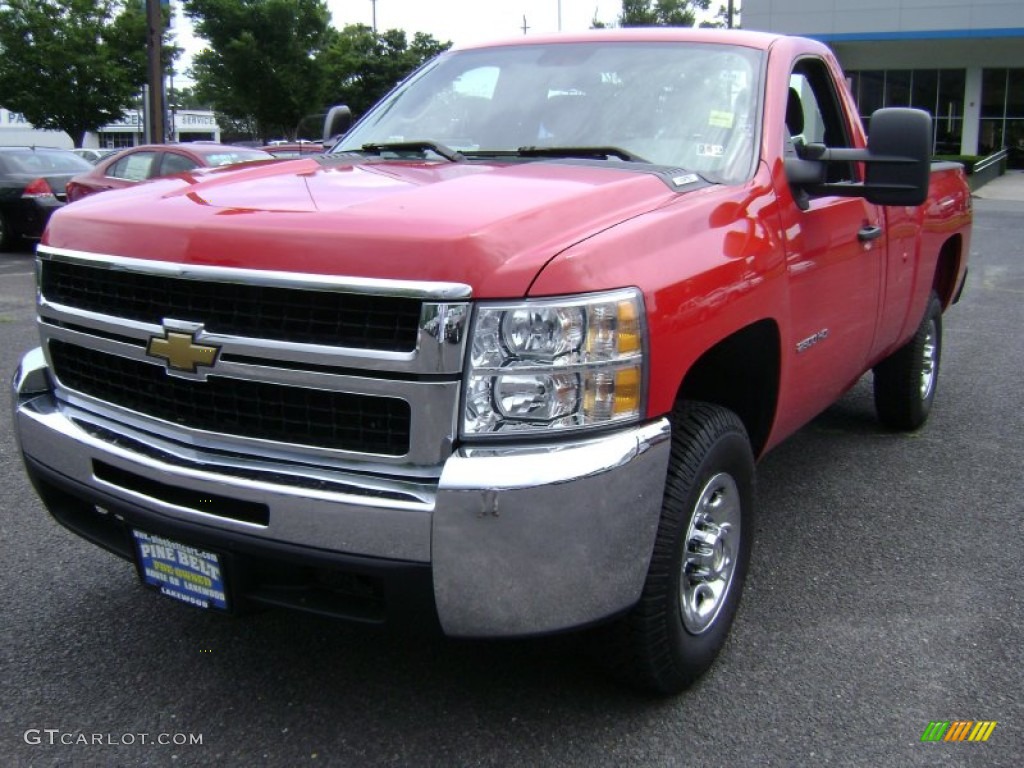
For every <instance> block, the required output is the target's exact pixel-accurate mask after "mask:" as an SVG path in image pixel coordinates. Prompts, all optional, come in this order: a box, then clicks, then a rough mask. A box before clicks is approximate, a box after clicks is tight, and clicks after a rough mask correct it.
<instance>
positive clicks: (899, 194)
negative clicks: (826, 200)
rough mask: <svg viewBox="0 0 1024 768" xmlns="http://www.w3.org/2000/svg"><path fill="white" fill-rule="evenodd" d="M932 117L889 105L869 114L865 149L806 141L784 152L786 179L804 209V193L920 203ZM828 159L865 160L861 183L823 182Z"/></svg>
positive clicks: (925, 184) (924, 196)
mask: <svg viewBox="0 0 1024 768" xmlns="http://www.w3.org/2000/svg"><path fill="white" fill-rule="evenodd" d="M931 144H932V118H931V116H930V115H929V114H928V113H927V112H924V111H922V110H920V109H907V108H904V107H889V108H886V109H879V110H877V111H876V112H875V113H874V114H873V115H872V116H871V129H870V131H869V133H868V146H867V149H848V148H830V147H826V146H825V145H824V144H805V145H799V146H797V147H796V151H795V152H794V153H787V155H786V157H785V159H784V161H783V162H784V164H785V170H786V178H787V179H788V180H789V183H790V184H791V185H793V187H794V188H795V191H796V192H797V194H796V198H797V203H798V204H799V205H800V207H801V208H806V206H807V197H808V196H809V195H813V196H819V197H820V196H824V195H837V196H840V197H863V198H865V199H866V200H867V201H868V202H871V203H875V204H876V205H911V206H913V205H921V203H923V202H924V201H925V200H927V199H928V179H929V176H930V174H931ZM828 163H864V165H865V168H866V173H865V180H864V182H863V183H860V184H854V183H852V182H838V183H833V184H828V183H822V182H823V180H824V178H825V177H826V171H825V167H826V164H828Z"/></svg>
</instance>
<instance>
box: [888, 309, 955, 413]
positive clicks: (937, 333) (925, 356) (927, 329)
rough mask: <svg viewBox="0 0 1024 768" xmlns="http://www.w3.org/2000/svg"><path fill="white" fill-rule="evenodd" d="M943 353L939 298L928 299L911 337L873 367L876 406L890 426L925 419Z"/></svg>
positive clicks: (932, 399) (936, 381) (930, 407)
mask: <svg viewBox="0 0 1024 768" xmlns="http://www.w3.org/2000/svg"><path fill="white" fill-rule="evenodd" d="M941 357H942V302H941V301H939V297H938V296H937V295H936V294H934V293H933V294H932V295H931V298H930V299H929V301H928V308H927V309H926V311H925V313H924V319H923V320H921V325H920V326H918V329H917V332H916V333H915V334H914V337H913V338H912V339H911V340H910V341H908V342H907V343H906V344H904V345H903V346H902V347H900V348H899V349H897V350H896V351H895V352H893V353H892V354H891V355H890V356H889V357H887V358H886V359H885V360H883V361H882V362H880V363H879V364H878V365H876V366H875V368H874V390H875V410H876V411H877V412H878V418H879V421H881V422H882V423H883V424H884V425H885V426H887V427H890V428H891V429H901V430H912V429H917V428H918V427H920V426H921V425H922V424H924V423H925V421H927V420H928V414H929V413H930V412H931V409H932V403H933V402H934V400H935V389H936V387H937V385H938V382H939V362H940V360H941Z"/></svg>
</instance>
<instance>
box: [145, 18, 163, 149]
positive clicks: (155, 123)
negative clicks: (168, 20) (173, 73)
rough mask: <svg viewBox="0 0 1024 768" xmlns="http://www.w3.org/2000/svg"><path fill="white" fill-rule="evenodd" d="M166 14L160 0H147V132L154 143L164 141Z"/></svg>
mask: <svg viewBox="0 0 1024 768" xmlns="http://www.w3.org/2000/svg"><path fill="white" fill-rule="evenodd" d="M163 48H164V16H163V14H162V13H161V12H160V0H146V55H147V60H148V64H149V66H148V68H147V72H148V73H149V77H148V80H149V99H148V100H147V102H146V129H147V130H146V133H147V134H148V140H149V141H150V142H151V143H153V144H163V143H164V133H165V131H164V68H163V57H162V54H163Z"/></svg>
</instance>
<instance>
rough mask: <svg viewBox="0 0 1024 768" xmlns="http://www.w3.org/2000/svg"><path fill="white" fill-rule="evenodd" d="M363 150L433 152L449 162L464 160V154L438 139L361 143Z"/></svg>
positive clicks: (373, 152) (373, 151)
mask: <svg viewBox="0 0 1024 768" xmlns="http://www.w3.org/2000/svg"><path fill="white" fill-rule="evenodd" d="M360 150H361V151H363V152H368V153H370V154H374V155H379V154H381V153H382V152H426V151H429V152H433V153H434V154H435V155H437V156H438V157H443V158H444V159H445V160H447V161H448V162H450V163H461V162H464V161H465V160H466V156H465V155H463V154H462V153H461V152H459V151H457V150H454V149H452V148H451V147H446V146H445V145H444V144H442V143H441V142H439V141H427V140H422V141H421V140H416V141H389V142H385V143H382V144H363V146H362V147H360Z"/></svg>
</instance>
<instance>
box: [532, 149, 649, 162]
mask: <svg viewBox="0 0 1024 768" xmlns="http://www.w3.org/2000/svg"><path fill="white" fill-rule="evenodd" d="M516 154H517V155H519V156H520V157H581V158H609V157H617V158H619V160H628V161H630V162H633V163H646V162H649V161H648V160H645V159H644V158H642V157H640V156H639V155H634V154H633V153H632V152H630V151H629V150H626V149H622V147H612V146H594V147H520V148H519V149H517V150H516Z"/></svg>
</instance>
